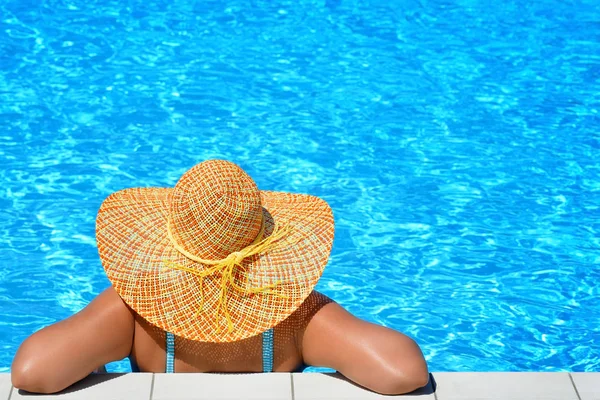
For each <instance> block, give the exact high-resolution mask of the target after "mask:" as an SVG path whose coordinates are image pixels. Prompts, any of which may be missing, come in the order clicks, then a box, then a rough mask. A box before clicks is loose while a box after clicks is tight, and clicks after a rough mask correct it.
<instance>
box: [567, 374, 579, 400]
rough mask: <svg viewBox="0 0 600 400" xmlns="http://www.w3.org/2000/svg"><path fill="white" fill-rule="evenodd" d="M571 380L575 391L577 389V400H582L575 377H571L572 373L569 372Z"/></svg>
mask: <svg viewBox="0 0 600 400" xmlns="http://www.w3.org/2000/svg"><path fill="white" fill-rule="evenodd" d="M569 379H570V380H571V384H572V385H573V389H575V394H576V395H577V398H578V399H579V400H581V396H580V395H579V390H577V385H576V384H575V381H574V380H573V376H572V375H571V373H570V372H569Z"/></svg>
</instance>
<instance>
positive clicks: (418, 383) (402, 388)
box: [372, 368, 429, 395]
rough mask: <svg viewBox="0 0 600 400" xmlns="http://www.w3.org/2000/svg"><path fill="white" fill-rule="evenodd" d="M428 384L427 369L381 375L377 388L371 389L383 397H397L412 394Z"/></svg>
mask: <svg viewBox="0 0 600 400" xmlns="http://www.w3.org/2000/svg"><path fill="white" fill-rule="evenodd" d="M428 383H429V372H428V371H427V368H424V369H423V368H417V369H413V370H408V371H407V370H404V371H402V370H399V371H393V372H388V373H386V374H382V376H381V379H380V380H379V382H378V383H377V387H375V388H372V389H373V390H375V391H376V392H378V393H381V394H385V395H398V394H405V393H410V392H413V391H415V390H417V389H420V388H422V387H424V386H426V385H427V384H428Z"/></svg>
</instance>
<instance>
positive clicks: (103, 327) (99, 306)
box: [11, 287, 134, 393]
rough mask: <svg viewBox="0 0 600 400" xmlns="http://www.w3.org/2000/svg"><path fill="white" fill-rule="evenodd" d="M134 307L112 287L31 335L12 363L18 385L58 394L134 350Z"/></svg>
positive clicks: (23, 387)
mask: <svg viewBox="0 0 600 400" xmlns="http://www.w3.org/2000/svg"><path fill="white" fill-rule="evenodd" d="M133 330H134V314H133V311H131V309H130V308H129V307H127V305H126V304H125V303H124V302H123V300H121V298H120V297H119V295H118V294H117V293H116V292H115V290H114V289H113V288H112V287H110V288H108V289H106V290H105V291H104V292H102V293H101V294H100V295H99V296H98V297H96V298H95V299H94V300H93V301H92V302H91V303H90V304H89V305H88V306H86V307H85V308H84V309H83V310H81V311H80V312H78V313H77V314H75V315H73V316H72V317H70V318H68V319H65V320H63V321H60V322H58V323H56V324H53V325H50V326H48V327H46V328H44V329H42V330H40V331H38V332H36V333H34V334H33V335H31V336H30V337H29V338H27V339H26V340H25V341H24V342H23V343H22V344H21V346H20V347H19V350H18V351H17V354H16V355H15V358H14V360H13V364H12V367H11V378H12V384H13V386H14V387H16V388H18V389H22V390H26V391H28V392H35V393H55V392H58V391H61V390H63V389H65V388H67V387H68V386H70V385H72V384H73V383H75V382H77V381H79V380H81V379H83V378H85V377H86V376H87V375H89V374H90V373H92V372H93V371H94V370H96V369H97V368H99V367H101V366H103V365H104V364H106V363H108V362H111V361H116V360H121V359H123V358H125V357H127V356H129V353H130V352H131V346H132V341H133Z"/></svg>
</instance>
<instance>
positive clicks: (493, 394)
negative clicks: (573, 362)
mask: <svg viewBox="0 0 600 400" xmlns="http://www.w3.org/2000/svg"><path fill="white" fill-rule="evenodd" d="M433 376H434V377H435V381H436V383H437V390H436V395H437V398H438V400H476V399H477V400H531V399H536V400H577V393H576V392H575V388H574V387H573V384H572V383H571V379H570V378H569V374H568V373H560V372H524V373H518V372H458V373H453V372H438V373H434V374H433Z"/></svg>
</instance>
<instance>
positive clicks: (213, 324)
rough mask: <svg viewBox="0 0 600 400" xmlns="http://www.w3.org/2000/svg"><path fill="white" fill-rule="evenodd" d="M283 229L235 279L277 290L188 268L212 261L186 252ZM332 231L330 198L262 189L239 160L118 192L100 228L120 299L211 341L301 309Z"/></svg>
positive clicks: (216, 248)
mask: <svg viewBox="0 0 600 400" xmlns="http://www.w3.org/2000/svg"><path fill="white" fill-rule="evenodd" d="M276 226H277V227H279V228H281V227H285V229H284V230H283V233H285V235H284V236H283V237H282V238H281V239H278V240H276V241H275V242H274V245H273V246H271V247H270V248H268V249H267V250H265V251H264V252H261V253H259V254H254V255H251V256H249V257H247V258H245V259H243V261H241V262H240V264H241V265H238V266H236V267H235V269H234V273H233V278H232V279H233V280H234V281H235V284H236V285H238V286H242V287H249V288H261V287H271V288H272V290H269V291H265V292H262V293H246V292H240V291H238V290H234V289H233V288H232V287H231V285H226V286H225V289H223V281H224V280H223V279H222V278H223V277H222V274H221V272H216V273H214V274H211V275H208V276H205V277H201V276H198V275H197V274H194V273H191V272H190V271H192V270H193V271H198V272H200V273H202V271H206V269H207V268H210V267H211V265H207V264H204V263H201V262H198V261H194V260H192V259H190V258H188V257H187V256H185V255H184V254H183V253H188V255H189V254H192V255H193V256H195V257H197V258H200V259H206V260H221V259H224V258H226V257H227V256H229V255H230V254H231V253H234V252H238V251H240V250H242V249H243V248H245V247H246V246H249V245H250V244H252V243H253V242H254V241H255V240H256V239H257V236H258V239H261V237H262V238H268V237H269V236H270V235H271V234H273V232H274V229H275V228H276ZM169 232H170V234H171V235H170V237H169ZM333 235H334V223H333V215H332V212H331V208H330V207H329V206H328V204H327V203H326V202H325V201H324V200H322V199H320V198H317V197H314V196H309V195H301V194H291V193H282V192H270V191H259V190H258V188H257V187H256V184H255V183H254V181H253V180H252V178H250V177H249V176H248V175H247V174H246V173H245V172H244V171H243V170H242V169H241V168H240V167H238V166H237V165H235V164H233V163H230V162H228V161H222V160H210V161H205V162H203V163H200V164H198V165H196V166H195V167H193V168H192V169H190V170H189V171H187V172H186V173H185V174H184V175H183V176H182V177H181V179H180V180H179V181H178V183H177V184H176V186H175V188H173V189H171V188H135V189H125V190H121V191H119V192H116V193H113V194H112V195H110V196H109V197H108V198H107V199H106V200H105V201H104V203H103V204H102V206H101V207H100V211H99V212H98V217H97V225H96V238H97V242H98V251H99V253H100V259H101V261H102V264H103V266H104V269H105V271H106V274H107V276H108V278H109V280H110V281H111V283H112V284H113V286H114V287H115V289H116V291H117V292H118V293H119V295H120V296H121V298H122V299H123V300H124V301H125V302H126V303H127V304H128V305H129V306H130V307H131V308H132V309H134V310H135V311H136V312H137V313H138V314H139V315H140V316H142V317H143V318H145V319H146V320H147V321H149V322H150V323H152V324H154V325H156V326H158V327H160V328H162V329H164V330H166V331H168V332H172V333H174V334H175V335H178V336H181V337H184V338H187V339H191V340H199V341H205V342H232V341H237V340H241V339H245V338H248V337H251V336H254V335H257V334H259V333H262V332H264V331H266V330H268V329H270V328H272V327H273V326H275V325H277V324H278V323H279V322H281V321H283V320H284V319H285V318H287V317H288V316H289V315H290V314H291V313H293V312H294V311H295V310H296V309H297V308H298V307H299V306H300V304H302V302H303V301H304V300H305V299H306V297H308V295H309V294H310V292H311V291H312V290H313V288H314V286H315V285H316V283H317V281H318V280H319V278H320V277H321V275H322V273H323V270H324V268H325V265H326V264H327V260H328V258H329V253H330V251H331V246H332V242H333ZM174 243H175V244H177V245H178V246H180V247H181V248H182V249H183V250H184V252H183V253H182V251H180V250H178V249H177V248H176V246H175V244H174ZM169 265H176V266H178V267H181V268H182V269H186V270H181V269H174V268H169V267H168V266H169ZM223 290H225V291H226V293H225V294H226V297H225V300H224V301H223ZM220 302H221V303H220ZM223 302H224V303H225V308H226V310H227V313H228V316H229V318H230V320H231V324H230V325H228V322H227V318H226V317H225V315H223V312H222V307H220V304H223ZM228 328H229V329H228ZM231 328H232V329H231Z"/></svg>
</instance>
